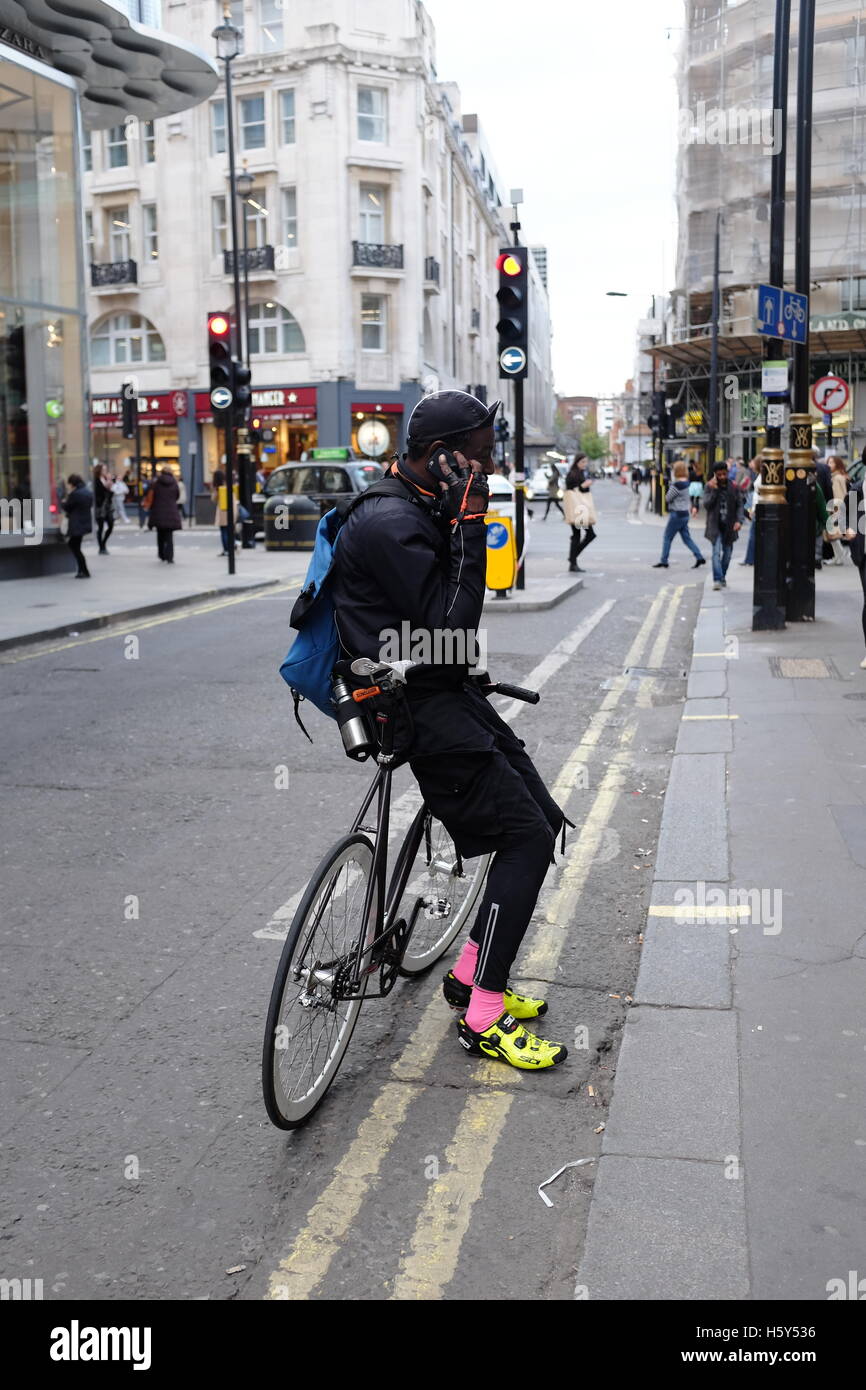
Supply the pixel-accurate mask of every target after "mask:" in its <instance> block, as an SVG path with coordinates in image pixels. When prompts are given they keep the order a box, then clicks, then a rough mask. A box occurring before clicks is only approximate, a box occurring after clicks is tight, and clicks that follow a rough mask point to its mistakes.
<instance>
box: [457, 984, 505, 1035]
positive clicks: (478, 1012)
mask: <svg viewBox="0 0 866 1390" xmlns="http://www.w3.org/2000/svg"><path fill="white" fill-rule="evenodd" d="M504 1008H505V1000H504V998H503V996H502V994H494V993H493V991H492V990H489V989H479V988H478V986H477V985H475V987H474V988H473V990H472V998H471V999H470V1000H469V1008H468V1009H467V1010H466V1025H467V1027H468V1028H471V1029H472V1031H473V1033H483V1032H484V1030H485V1028H489V1027H490V1025H491V1023H495V1022H496V1020H497V1018H499V1017H501V1015H502V1012H503V1010H504Z"/></svg>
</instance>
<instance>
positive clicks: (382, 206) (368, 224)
mask: <svg viewBox="0 0 866 1390" xmlns="http://www.w3.org/2000/svg"><path fill="white" fill-rule="evenodd" d="M387 198H388V193H387V189H385V188H382V187H380V186H379V185H378V184H369V183H362V184H361V216H360V220H359V224H358V240H359V241H366V242H370V243H372V244H373V245H374V246H382V245H384V242H385V211H386V207H387Z"/></svg>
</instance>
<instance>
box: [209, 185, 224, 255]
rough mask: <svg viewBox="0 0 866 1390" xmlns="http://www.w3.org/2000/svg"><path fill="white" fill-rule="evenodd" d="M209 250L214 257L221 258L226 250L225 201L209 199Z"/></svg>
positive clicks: (222, 199)
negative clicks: (210, 233) (210, 235)
mask: <svg viewBox="0 0 866 1390" xmlns="http://www.w3.org/2000/svg"><path fill="white" fill-rule="evenodd" d="M211 232H212V238H211V249H212V251H213V254H214V255H215V256H221V255H222V253H223V251H225V250H227V249H228V239H227V236H226V200H225V198H211Z"/></svg>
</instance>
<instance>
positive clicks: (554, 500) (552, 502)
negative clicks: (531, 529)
mask: <svg viewBox="0 0 866 1390" xmlns="http://www.w3.org/2000/svg"><path fill="white" fill-rule="evenodd" d="M546 500H547V506H546V507H545V509H544V517H543V520H544V521H546V520H547V513H548V512H549V511H550V509H551V507H559V512H560V515H561V516H565V512H564V511H563V510H562V507H561V506H560V505H559V498H558V497H548V498H547V499H546Z"/></svg>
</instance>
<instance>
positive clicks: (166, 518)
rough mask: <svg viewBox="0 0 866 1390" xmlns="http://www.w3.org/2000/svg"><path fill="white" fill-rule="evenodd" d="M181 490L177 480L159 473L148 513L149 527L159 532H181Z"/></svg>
mask: <svg viewBox="0 0 866 1390" xmlns="http://www.w3.org/2000/svg"><path fill="white" fill-rule="evenodd" d="M179 497H180V488H179V487H178V485H177V479H176V478H166V477H165V475H164V474H163V473H158V474H157V477H156V480H155V482H154V484H153V502H152V503H151V507H150V511H149V513H148V527H149V528H150V529H154V528H155V529H157V530H159V531H179V530H180V529H181V527H182V525H183V522H182V521H181V515H180V507H179V506H178V498H179Z"/></svg>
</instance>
